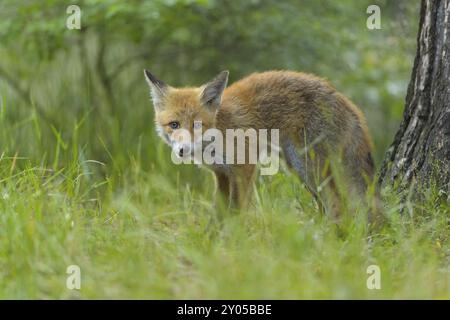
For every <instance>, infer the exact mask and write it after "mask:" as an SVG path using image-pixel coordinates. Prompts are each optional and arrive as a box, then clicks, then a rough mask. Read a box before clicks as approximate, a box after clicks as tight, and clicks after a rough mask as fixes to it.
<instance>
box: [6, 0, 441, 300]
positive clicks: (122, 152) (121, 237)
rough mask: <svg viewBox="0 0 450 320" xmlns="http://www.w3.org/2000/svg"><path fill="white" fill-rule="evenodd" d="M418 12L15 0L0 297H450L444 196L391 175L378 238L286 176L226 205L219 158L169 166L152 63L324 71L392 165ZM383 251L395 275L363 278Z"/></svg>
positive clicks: (170, 70)
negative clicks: (75, 23)
mask: <svg viewBox="0 0 450 320" xmlns="http://www.w3.org/2000/svg"><path fill="white" fill-rule="evenodd" d="M74 2H75V3H74ZM372 4H377V5H379V7H380V8H381V27H382V29H381V30H369V29H368V28H367V26H366V22H367V18H368V16H369V14H368V13H366V10H367V7H368V6H369V5H372ZM70 5H78V6H79V7H80V9H81V30H76V29H75V30H69V29H68V28H67V27H66V21H67V19H68V18H69V17H70V16H71V14H72V13H73V12H71V13H67V12H66V10H67V8H68V7H69V6H70ZM418 18H419V1H412V0H396V1H394V0H391V1H387V0H339V1H323V0H320V1H318V0H283V1H280V0H248V1H239V0H236V1H231V0H149V1H139V0H129V1H123V0H120V1H119V0H102V1H100V0H84V1H62V0H46V1H44V0H41V1H31V0H1V1H0V299H1V298H2V299H5V298H7V299H10V298H40V299H50V298H145V299H148V298H149V297H151V298H182V299H193V298H194V299H195V298H202V299H205V298H207V299H211V298H223V299H225V298H226V299H230V298H232V299H235V298H246V299H255V298H260V299H267V298H272V299H273V298H284V299H293V298H321V299H323V298H327V299H329V298H339V299H342V298H358V299H361V298H365V297H372V298H374V297H375V298H405V297H406V298H413V299H416V298H424V297H425V298H430V297H435V298H441V299H443V298H444V299H445V298H448V292H450V291H449V289H448V288H449V283H450V281H446V279H449V278H448V270H449V268H448V261H450V260H449V259H448V257H449V254H448V253H449V252H450V251H449V247H448V244H449V243H450V242H449V241H446V239H448V221H447V220H446V219H447V217H448V214H445V213H446V212H448V208H446V207H444V206H443V205H442V207H437V202H436V201H435V200H434V198H433V194H432V193H430V200H429V201H427V202H425V203H423V204H422V203H421V204H420V205H418V206H417V209H416V207H415V206H414V205H413V204H411V203H410V202H408V203H407V205H406V208H404V207H403V206H402V202H401V201H400V197H398V196H397V193H396V192H389V190H387V191H386V192H385V194H386V196H385V198H386V199H385V200H386V203H387V210H388V211H387V212H388V213H389V217H390V224H389V226H387V227H386V232H384V231H383V233H380V234H379V235H378V236H376V237H372V236H371V237H370V239H371V240H370V241H367V239H368V235H367V228H366V226H367V223H366V222H367V221H366V220H365V215H364V214H362V215H360V214H356V215H355V217H356V219H353V212H351V214H350V215H349V216H348V217H347V220H345V221H344V223H343V224H342V225H341V226H339V229H337V226H335V224H334V223H333V221H332V220H331V219H327V218H328V217H326V216H325V215H321V214H318V208H317V206H316V203H315V202H314V199H313V198H312V197H311V195H310V193H309V192H308V191H307V190H306V189H305V188H304V186H303V185H302V184H300V183H299V181H298V179H297V177H295V176H294V175H289V174H278V175H274V176H265V177H260V180H262V182H264V183H259V184H258V186H257V188H255V202H256V205H255V208H254V210H250V211H248V212H243V213H242V214H241V215H232V216H229V217H227V216H225V217H224V216H222V215H221V213H220V212H219V211H218V210H216V209H217V208H216V207H215V206H214V202H213V201H212V198H213V192H214V180H213V179H212V177H210V173H208V172H207V170H200V169H198V168H196V167H194V166H175V165H174V164H172V162H171V159H170V149H169V147H168V146H166V145H164V144H163V142H162V141H161V139H160V138H159V137H158V136H157V134H156V132H155V129H154V120H153V107H152V104H151V102H150V99H149V92H148V91H149V90H148V85H147V83H146V81H145V79H144V75H143V69H144V68H148V69H150V70H152V72H153V73H154V74H155V75H157V76H158V77H159V78H160V79H162V80H164V81H165V82H167V83H169V84H171V85H174V86H180V85H192V86H194V85H195V86H196V85H201V84H203V83H205V82H206V81H208V80H210V79H211V78H212V77H214V76H215V75H216V74H217V73H218V72H219V71H221V70H224V69H228V70H230V81H231V82H234V81H236V80H238V79H240V78H241V77H244V76H246V75H247V74H249V73H252V72H255V71H265V70H270V69H292V70H298V71H304V72H312V73H315V74H317V75H319V76H321V77H325V78H327V79H329V81H330V82H331V83H332V84H333V85H334V86H335V87H336V88H337V89H338V90H339V91H341V92H342V93H344V94H345V95H347V96H348V97H349V98H351V99H352V100H353V101H354V102H355V103H356V104H357V105H358V106H360V108H361V109H362V110H363V112H364V113H365V115H366V118H367V120H368V124H369V127H370V131H371V134H372V136H373V139H374V142H375V147H376V150H375V153H374V157H375V160H376V164H377V165H378V167H379V165H380V162H381V160H382V158H383V155H384V153H385V151H386V149H387V147H388V146H389V145H390V143H391V141H392V140H393V138H394V134H395V132H396V130H397V127H398V125H399V123H400V120H401V118H402V113H403V107H404V100H405V96H406V88H407V85H408V82H409V79H410V74H411V70H412V65H413V60H414V56H415V50H416V36H417V30H418V23H419V21H418V20H419V19H418ZM281 170H284V167H283V166H282V167H281ZM266 182H267V183H266ZM400 210H403V211H404V212H407V213H408V214H405V215H402V214H399V212H400ZM422 213H425V214H423V215H422ZM413 218H414V219H413ZM417 221H418V222H420V223H418V224H416V223H415V222H417ZM335 227H336V228H335ZM371 264H377V265H379V266H380V268H381V270H383V275H382V279H383V284H382V288H383V290H374V291H371V290H368V288H367V286H366V280H367V273H366V268H367V266H368V265H371ZM70 265H78V266H80V268H81V270H82V288H83V289H82V290H81V291H77V290H68V287H66V276H67V274H66V268H67V267H68V266H70Z"/></svg>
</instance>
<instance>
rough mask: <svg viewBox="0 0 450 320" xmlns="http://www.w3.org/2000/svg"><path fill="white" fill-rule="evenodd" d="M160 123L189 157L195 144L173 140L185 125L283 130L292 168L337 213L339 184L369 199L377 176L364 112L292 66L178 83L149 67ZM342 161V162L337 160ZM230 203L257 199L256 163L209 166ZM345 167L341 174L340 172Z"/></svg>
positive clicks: (164, 135)
mask: <svg viewBox="0 0 450 320" xmlns="http://www.w3.org/2000/svg"><path fill="white" fill-rule="evenodd" d="M144 73H145V77H146V80H147V82H148V84H149V86H150V93H151V97H152V100H153V105H154V108H155V121H156V128H157V131H158V133H159V135H160V136H161V137H162V139H163V140H164V141H165V142H166V143H167V144H169V145H171V146H172V148H173V151H174V152H175V153H176V154H178V155H180V156H185V155H186V154H191V153H193V152H194V149H195V148H196V147H199V146H196V144H195V143H194V144H192V143H190V144H180V143H177V141H175V139H174V138H173V137H174V136H175V133H176V132H177V131H178V130H179V129H185V130H188V131H189V132H193V130H194V122H196V121H201V123H202V126H203V128H205V129H209V128H215V129H217V130H219V131H221V132H223V133H224V134H225V131H226V130H227V129H248V128H254V129H256V130H258V129H278V130H279V140H280V143H279V145H280V147H281V150H282V156H283V157H284V159H285V161H286V163H287V166H288V167H289V168H291V169H292V170H293V172H295V173H296V174H297V175H298V176H299V177H300V179H301V180H302V181H303V182H304V183H305V185H306V187H307V189H308V190H309V191H310V192H311V193H312V194H313V195H314V196H315V197H316V198H317V199H318V203H319V205H320V206H321V208H323V209H325V210H326V212H330V213H331V214H332V215H334V216H337V217H338V215H339V212H340V207H341V205H340V202H341V196H340V191H339V188H338V185H339V184H340V182H341V181H345V185H346V190H347V191H350V192H351V193H350V194H352V195H353V194H355V195H357V196H358V197H360V198H361V199H362V197H363V196H364V194H365V191H366V188H367V186H368V183H369V182H370V181H371V180H372V179H373V176H374V163H373V160H372V155H371V153H372V142H371V139H370V136H369V132H368V128H367V125H366V121H365V119H364V116H363V114H362V113H361V111H360V110H359V109H358V108H357V107H356V106H355V105H354V104H353V103H352V102H351V101H350V100H349V99H348V98H346V97H345V96H344V95H342V94H341V93H339V92H338V91H337V90H336V89H335V88H334V87H332V86H331V85H330V84H329V83H328V82H327V81H325V80H324V79H321V78H319V77H316V76H314V75H311V74H305V73H300V72H293V71H268V72H263V73H254V74H251V75H250V76H248V77H246V78H244V79H242V80H240V81H237V82H236V83H234V84H232V85H230V86H229V87H227V83H228V75H229V73H228V71H223V72H221V73H220V74H219V75H217V76H216V77H215V78H214V79H213V80H212V81H210V82H208V83H206V84H205V85H203V86H201V87H185V88H174V87H171V86H169V85H167V84H165V83H164V82H163V81H161V80H159V79H157V78H156V77H155V76H154V75H153V74H152V73H150V72H149V71H148V70H144ZM200 147H201V148H202V146H200ZM336 164H337V165H338V166H336ZM209 167H210V168H211V169H212V170H213V171H214V173H215V176H216V180H217V189H218V191H220V193H222V194H223V195H224V196H225V199H227V200H228V203H229V204H231V205H232V206H234V207H237V208H245V207H247V206H248V204H249V203H250V201H251V199H252V192H253V184H254V181H255V177H256V168H257V166H256V165H255V164H250V163H244V164H225V165H214V164H213V165H211V166H209ZM338 167H340V168H341V170H340V172H341V175H340V178H336V177H335V173H336V172H337V171H339V170H335V168H338Z"/></svg>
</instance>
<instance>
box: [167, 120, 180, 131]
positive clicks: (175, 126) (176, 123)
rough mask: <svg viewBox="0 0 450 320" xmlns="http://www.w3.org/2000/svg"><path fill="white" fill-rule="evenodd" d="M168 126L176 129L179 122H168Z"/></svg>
mask: <svg viewBox="0 0 450 320" xmlns="http://www.w3.org/2000/svg"><path fill="white" fill-rule="evenodd" d="M169 127H170V128H171V129H173V130H175V129H178V128H179V127H180V123H179V122H178V121H172V122H169Z"/></svg>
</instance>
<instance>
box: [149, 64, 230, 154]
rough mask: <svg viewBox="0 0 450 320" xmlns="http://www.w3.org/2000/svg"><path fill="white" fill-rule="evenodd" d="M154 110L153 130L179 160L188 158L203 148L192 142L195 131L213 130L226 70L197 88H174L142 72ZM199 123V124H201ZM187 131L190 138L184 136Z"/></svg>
mask: <svg viewBox="0 0 450 320" xmlns="http://www.w3.org/2000/svg"><path fill="white" fill-rule="evenodd" d="M144 74H145V78H146V80H147V82H148V84H149V86H150V95H151V98H152V101H153V106H154V108H155V122H156V130H157V132H158V134H159V135H160V136H161V138H162V139H163V140H164V141H165V142H166V143H167V144H169V145H170V146H171V147H172V151H173V152H174V153H175V155H177V156H179V157H185V156H191V155H193V153H194V149H196V148H202V145H203V144H202V141H201V139H200V140H198V141H195V139H194V129H198V127H199V126H201V129H202V131H205V130H208V129H210V128H215V122H216V112H217V110H218V109H219V108H220V105H221V102H222V94H223V91H224V90H225V88H226V86H227V83H228V71H222V72H221V73H220V74H219V75H217V76H216V77H215V78H214V79H213V80H212V81H210V82H208V83H206V84H205V85H203V86H201V87H197V88H191V87H188V88H174V87H171V86H169V85H167V84H165V83H164V82H163V81H161V80H159V79H157V78H156V77H155V76H154V75H153V74H152V73H151V72H150V71H148V70H144ZM200 124H201V125H200ZM187 132H189V135H188V136H189V137H190V138H189V139H186V133H187Z"/></svg>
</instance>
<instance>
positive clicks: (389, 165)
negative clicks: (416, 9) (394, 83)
mask: <svg viewBox="0 0 450 320" xmlns="http://www.w3.org/2000/svg"><path fill="white" fill-rule="evenodd" d="M449 162H450V0H422V5H421V12H420V27H419V34H418V37H417V53H416V58H415V61H414V68H413V71H412V75H411V81H410V83H409V87H408V93H407V96H406V105H405V111H404V115H403V121H402V123H401V125H400V129H399V130H398V132H397V134H396V136H395V139H394V142H393V143H392V145H391V147H390V148H389V150H388V151H387V154H386V156H385V159H384V163H383V165H382V168H381V172H380V183H382V184H383V185H386V184H391V183H393V182H394V181H395V180H398V181H399V182H400V185H401V186H404V187H407V186H410V185H411V184H415V183H418V184H419V185H425V186H429V185H430V183H436V184H437V187H438V188H439V189H440V190H444V191H445V192H447V194H448V191H450V182H449V176H450V170H449V167H450V164H449Z"/></svg>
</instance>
